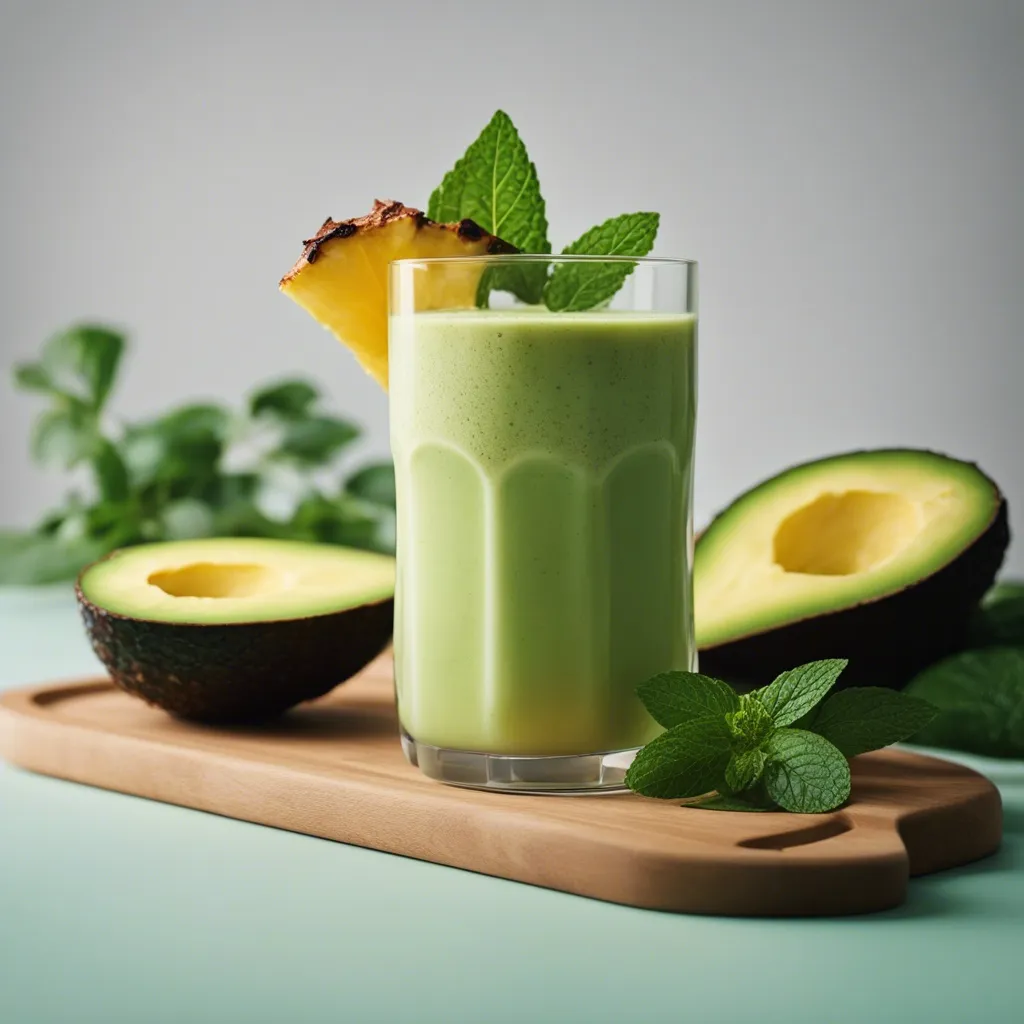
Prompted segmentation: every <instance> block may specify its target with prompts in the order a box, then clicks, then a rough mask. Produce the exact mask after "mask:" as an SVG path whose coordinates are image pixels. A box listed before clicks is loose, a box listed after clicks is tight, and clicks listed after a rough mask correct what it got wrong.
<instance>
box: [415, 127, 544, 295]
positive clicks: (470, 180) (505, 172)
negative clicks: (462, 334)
mask: <svg viewBox="0 0 1024 1024" xmlns="http://www.w3.org/2000/svg"><path fill="white" fill-rule="evenodd" d="M427 216H428V217H430V218H431V219H432V220H436V221H440V222H442V223H450V222H452V221H459V220H464V219H466V218H469V219H470V220H473V221H476V223H477V224H479V225H480V227H482V228H483V229H484V230H485V231H489V232H490V233H491V234H492V235H497V236H498V237H499V238H503V239H504V240H505V241H506V242H509V243H511V244H512V245H514V246H515V247H516V248H517V249H520V250H522V251H523V252H526V253H549V252H551V244H550V242H548V221H547V216H546V213H545V208H544V197H543V196H542V195H541V191H540V182H539V181H538V180H537V168H536V167H535V166H534V164H533V161H531V160H530V157H529V154H528V153H527V152H526V146H525V145H524V143H523V140H522V139H521V138H520V137H519V132H518V131H517V130H516V126H515V125H514V124H513V123H512V119H511V118H510V117H509V116H508V114H506V113H505V112H504V111H503V110H499V111H498V112H497V113H496V114H495V115H494V117H492V118H491V120H490V122H489V123H488V124H487V127H486V128H484V130H483V131H482V132H481V133H480V135H479V136H478V137H477V138H476V140H475V141H474V142H473V143H472V144H471V145H470V147H469V149H467V150H466V153H465V155H464V156H463V157H462V159H460V160H459V161H458V162H457V163H456V164H455V166H454V167H453V168H452V169H451V170H450V171H449V172H448V173H447V174H446V175H445V176H444V180H443V181H442V182H441V184H440V185H439V186H438V187H437V188H436V189H435V190H434V192H433V194H432V195H431V197H430V203H429V205H428V206H427ZM485 278H486V280H485V281H483V282H481V290H480V299H479V301H480V304H481V305H486V301H487V295H488V293H489V292H490V291H491V290H492V289H494V290H497V291H508V292H511V293H512V294H513V295H515V296H516V297H517V298H519V299H521V300H522V301H523V302H527V303H531V304H533V303H537V302H540V300H541V296H542V295H543V292H544V282H545V281H546V280H547V264H545V263H543V262H535V263H534V262H526V263H523V264H519V265H515V266H512V265H506V266H502V267H498V268H495V269H494V270H492V271H490V272H489V273H488V274H487V275H485Z"/></svg>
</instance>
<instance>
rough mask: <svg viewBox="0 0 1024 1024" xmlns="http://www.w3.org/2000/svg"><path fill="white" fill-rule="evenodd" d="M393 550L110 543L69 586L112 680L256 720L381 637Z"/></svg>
mask: <svg viewBox="0 0 1024 1024" xmlns="http://www.w3.org/2000/svg"><path fill="white" fill-rule="evenodd" d="M394 583H395V564H394V560H393V559H391V558H388V557H387V556H385V555H378V554H372V553H370V552H367V551H354V550H351V549H348V548H341V547H334V546H331V545H322V544H304V543H300V542H296V541H279V540H264V539H236V538H231V539H223V540H217V539H213V540H195V541H174V542H170V543H165V544H144V545H140V546H139V547H134V548H125V549H123V550H121V551H115V552H114V553H113V554H111V555H109V556H108V557H107V558H105V559H104V560H103V561H101V562H97V563H96V564H95V565H92V566H90V567H89V568H87V569H86V570H85V571H84V572H83V573H82V575H81V576H80V577H79V580H78V586H77V588H76V592H77V595H78V602H79V605H80V607H81V611H82V616H83V618H84V621H85V625H86V629H87V630H88V632H89V638H90V640H91V642H92V646H93V650H94V651H95V652H96V654H97V656H98V657H99V659H100V660H101V661H102V662H103V664H104V665H105V666H106V667H107V669H108V671H109V672H110V674H111V677H112V678H113V680H114V682H115V683H117V684H118V686H120V687H122V688H123V689H125V690H127V691H128V692H129V693H132V694H135V695H137V696H139V697H142V698H143V699H144V700H146V701H148V702H149V703H151V704H156V705H158V706H160V707H162V708H164V709H165V710H167V711H170V712H171V713H172V714H175V715H179V716H180V717H182V718H191V719H196V720H200V721H211V722H212V721H221V722H223V721H236V720H246V719H258V718H266V717H269V716H271V715H275V714H278V713H280V712H282V711H284V710H285V709H287V708H289V707H291V706H292V705H294V704H298V703H299V702H300V701H304V700H312V699H313V698H314V697H319V696H321V695H323V694H325V693H327V691H328V690H331V689H333V688H334V687H335V686H336V685H337V684H338V683H341V682H343V681H344V680H346V679H348V678H349V677H350V676H352V675H354V674H355V673H356V672H358V671H359V670H360V669H361V668H363V667H364V666H365V665H367V664H368V663H369V662H370V661H372V660H373V658H375V657H376V656H377V655H378V654H380V652H381V651H382V650H383V649H384V647H385V646H386V645H387V643H388V640H389V639H390V638H391V631H392V623H393V607H394Z"/></svg>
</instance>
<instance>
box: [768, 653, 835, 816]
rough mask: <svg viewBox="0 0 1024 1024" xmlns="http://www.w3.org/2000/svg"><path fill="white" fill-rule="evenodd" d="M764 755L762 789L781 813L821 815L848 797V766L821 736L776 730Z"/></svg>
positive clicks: (792, 730) (801, 731)
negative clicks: (781, 809)
mask: <svg viewBox="0 0 1024 1024" xmlns="http://www.w3.org/2000/svg"><path fill="white" fill-rule="evenodd" d="M837 674H838V673H837ZM766 753H767V755H768V761H767V764H766V765H765V771H764V781H765V788H766V789H767V792H768V795H769V796H770V797H771V798H772V799H773V800H774V801H775V802H776V803H777V804H778V805H779V806H780V807H782V808H784V809H785V810H787V811H795V812H798V813H800V814H821V813H824V812H825V811H831V810H834V809H835V808H836V807H838V806H839V805H840V804H842V803H843V802H844V801H845V800H846V799H847V798H848V797H849V795H850V764H849V762H848V761H847V760H846V758H845V757H844V756H843V755H842V753H841V752H840V751H839V750H838V749H837V748H836V747H835V746H834V745H833V744H832V743H830V742H829V741H828V740H827V739H825V737H824V736H817V735H815V734H814V733H813V732H806V731H805V730H803V729H777V730H776V731H775V732H774V733H772V735H771V736H770V737H769V738H768V741H767V744H766Z"/></svg>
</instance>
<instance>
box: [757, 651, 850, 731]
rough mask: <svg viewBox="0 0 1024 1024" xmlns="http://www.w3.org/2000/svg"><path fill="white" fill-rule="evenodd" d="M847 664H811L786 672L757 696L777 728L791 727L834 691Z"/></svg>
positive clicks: (827, 662) (838, 662) (834, 661)
mask: <svg viewBox="0 0 1024 1024" xmlns="http://www.w3.org/2000/svg"><path fill="white" fill-rule="evenodd" d="M848 664H849V662H847V661H845V660H843V659H830V660H827V661H812V662H809V663H808V664H806V665H801V666H799V667H798V668H792V669H790V670H789V671H788V672H783V673H782V674H781V675H779V676H778V677H777V678H776V679H775V681H774V682H772V683H770V684H769V685H768V686H765V687H762V688H761V689H760V690H755V691H754V693H755V694H756V696H757V699H758V700H760V702H761V703H762V704H763V705H764V706H765V708H766V709H767V710H768V713H769V714H770V715H771V716H772V719H773V721H774V722H775V724H776V725H777V726H783V725H791V724H792V723H793V722H795V721H796V720H797V719H798V718H801V717H802V716H803V715H805V714H807V712H808V711H810V710H811V708H813V707H814V705H815V704H817V703H818V701H820V700H821V698H822V697H824V696H825V694H826V693H828V691H829V690H831V689H832V687H833V686H834V685H835V682H836V680H837V679H838V678H839V676H840V674H841V673H842V671H843V669H844V668H846V666H847V665H848Z"/></svg>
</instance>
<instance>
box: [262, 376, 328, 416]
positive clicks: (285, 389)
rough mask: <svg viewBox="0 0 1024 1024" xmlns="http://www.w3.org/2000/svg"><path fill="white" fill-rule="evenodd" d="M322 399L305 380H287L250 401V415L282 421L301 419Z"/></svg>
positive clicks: (265, 390) (268, 388)
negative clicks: (275, 418) (270, 417)
mask: <svg viewBox="0 0 1024 1024" xmlns="http://www.w3.org/2000/svg"><path fill="white" fill-rule="evenodd" d="M319 397H320V392H319V391H317V389H316V388H315V387H313V385H312V384H309V383H307V382H306V381H304V380H286V381H282V382H281V383H280V384H274V385H271V386H270V387H266V388H262V389H261V390H259V391H257V392H256V393H255V394H254V395H253V396H252V398H250V399H249V415H251V416H263V415H266V414H268V413H269V414H270V415H272V416H278V417H280V418H281V419H287V420H295V419H301V418H302V417H303V416H304V415H306V413H307V412H308V411H309V408H310V406H311V405H313V403H314V402H316V400H317V399H318V398H319Z"/></svg>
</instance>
